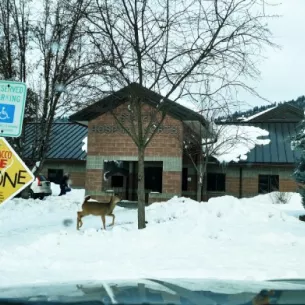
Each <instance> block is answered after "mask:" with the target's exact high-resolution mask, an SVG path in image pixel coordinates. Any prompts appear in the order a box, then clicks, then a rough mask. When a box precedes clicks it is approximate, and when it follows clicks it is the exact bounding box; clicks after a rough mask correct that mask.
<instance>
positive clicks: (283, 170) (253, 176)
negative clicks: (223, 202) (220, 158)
mask: <svg viewBox="0 0 305 305" xmlns="http://www.w3.org/2000/svg"><path fill="white" fill-rule="evenodd" d="M208 171H209V172H213V173H220V172H221V173H225V174H226V192H225V193H224V192H214V193H211V192H209V193H208V195H209V198H210V197H215V196H221V195H225V194H227V195H232V196H235V197H239V183H240V182H239V179H240V178H239V175H240V172H239V166H229V165H228V166H221V165H210V166H209V169H208ZM292 172H293V167H292V166H290V165H282V166H280V165H277V166H275V165H274V166H272V165H270V164H266V165H265V166H264V165H260V166H258V165H252V166H250V165H248V166H247V167H246V166H243V168H242V197H252V196H256V195H258V182H259V175H279V191H280V192H295V191H296V190H297V184H296V183H295V181H294V180H293V179H292V177H291V174H292Z"/></svg>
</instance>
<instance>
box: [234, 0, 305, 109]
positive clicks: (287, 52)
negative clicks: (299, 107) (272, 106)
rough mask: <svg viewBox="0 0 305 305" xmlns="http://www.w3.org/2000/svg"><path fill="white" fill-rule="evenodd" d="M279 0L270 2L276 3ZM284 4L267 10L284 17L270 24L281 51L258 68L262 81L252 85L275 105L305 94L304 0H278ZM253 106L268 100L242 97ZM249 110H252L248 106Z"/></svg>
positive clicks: (270, 53)
mask: <svg viewBox="0 0 305 305" xmlns="http://www.w3.org/2000/svg"><path fill="white" fill-rule="evenodd" d="M275 1H276V0H274V1H273V0H267V2H269V3H270V2H275ZM279 1H281V5H279V6H277V7H272V8H269V9H268V11H269V12H270V13H271V12H274V13H276V14H279V15H282V16H281V17H280V18H278V19H276V20H273V21H272V22H270V29H271V30H272V32H273V34H274V36H275V39H274V42H276V43H277V44H279V45H281V49H280V50H274V49H271V50H269V51H268V53H267V54H266V56H267V57H268V58H267V59H266V60H265V61H264V62H263V64H262V65H261V66H260V67H259V68H260V71H261V80H260V81H259V82H252V83H251V85H252V86H253V85H254V86H255V87H256V89H257V91H258V92H259V93H260V94H261V95H263V96H264V97H266V98H268V99H269V100H271V101H272V102H280V101H287V100H291V99H295V98H297V97H298V96H301V95H305V76H304V75H305V24H304V16H305V0H278V1H277V2H278V3H279ZM240 97H242V98H243V100H246V101H247V103H248V104H250V105H251V106H256V105H266V104H267V103H266V102H265V101H262V100H260V99H258V98H257V97H253V96H251V95H247V94H241V96H240ZM247 108H249V107H247Z"/></svg>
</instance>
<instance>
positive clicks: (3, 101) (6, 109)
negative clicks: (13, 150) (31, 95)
mask: <svg viewBox="0 0 305 305" xmlns="http://www.w3.org/2000/svg"><path fill="white" fill-rule="evenodd" d="M26 92H27V90H26V85H25V83H21V82H12V81H5V80H0V137H19V136H20V135H21V132H22V123H23V117H24V109H25V101H26Z"/></svg>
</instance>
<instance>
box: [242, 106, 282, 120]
mask: <svg viewBox="0 0 305 305" xmlns="http://www.w3.org/2000/svg"><path fill="white" fill-rule="evenodd" d="M276 107H277V106H274V107H271V108H268V109H266V110H264V111H261V112H259V113H256V114H254V115H251V116H249V117H247V118H244V119H243V121H244V122H248V121H251V120H252V119H254V118H256V117H258V116H260V115H262V114H264V113H266V112H269V111H270V110H272V109H275V108H276Z"/></svg>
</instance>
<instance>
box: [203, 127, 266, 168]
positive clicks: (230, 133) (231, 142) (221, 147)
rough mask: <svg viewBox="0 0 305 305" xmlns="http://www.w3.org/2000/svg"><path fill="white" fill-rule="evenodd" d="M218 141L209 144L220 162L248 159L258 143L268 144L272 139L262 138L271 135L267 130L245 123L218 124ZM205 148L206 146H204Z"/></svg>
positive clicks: (213, 154)
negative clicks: (248, 155)
mask: <svg viewBox="0 0 305 305" xmlns="http://www.w3.org/2000/svg"><path fill="white" fill-rule="evenodd" d="M216 134H217V141H216V143H213V144H209V145H208V146H209V148H210V152H211V153H212V156H213V157H214V158H216V159H217V160H218V161H219V162H220V163H229V162H239V161H244V160H247V154H248V153H249V152H250V151H251V150H252V149H253V148H254V147H255V146H256V145H267V144H269V143H270V139H268V138H267V139H266V138H265V139H262V138H261V137H266V136H268V135H269V132H268V131H267V130H264V129H261V128H259V127H254V126H245V125H217V126H216ZM203 149H204V147H203Z"/></svg>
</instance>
